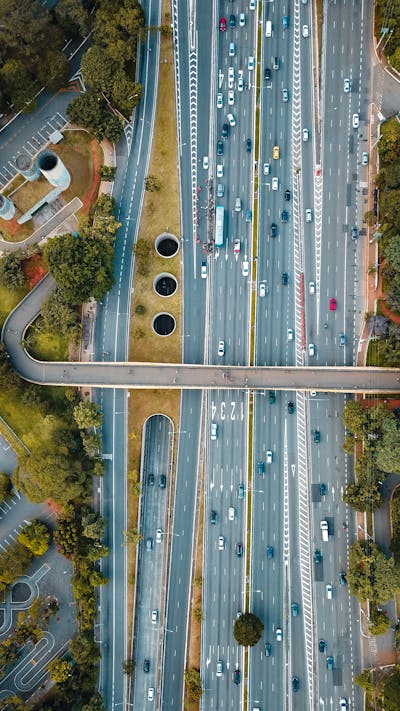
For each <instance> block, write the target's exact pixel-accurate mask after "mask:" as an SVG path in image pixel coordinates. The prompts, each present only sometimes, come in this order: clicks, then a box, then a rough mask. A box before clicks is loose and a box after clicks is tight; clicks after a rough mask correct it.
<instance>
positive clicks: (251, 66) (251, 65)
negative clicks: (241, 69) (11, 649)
mask: <svg viewBox="0 0 400 711" xmlns="http://www.w3.org/2000/svg"><path fill="white" fill-rule="evenodd" d="M247 69H248V70H249V72H251V71H253V69H254V57H249V58H248V60H247Z"/></svg>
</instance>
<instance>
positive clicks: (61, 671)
mask: <svg viewBox="0 0 400 711" xmlns="http://www.w3.org/2000/svg"><path fill="white" fill-rule="evenodd" d="M48 670H49V674H50V678H51V679H53V681H55V682H56V684H62V683H63V682H64V681H67V679H68V678H69V677H70V676H71V674H72V671H73V665H72V663H71V662H69V661H67V660H66V659H59V658H57V659H53V661H52V662H50V664H49V666H48Z"/></svg>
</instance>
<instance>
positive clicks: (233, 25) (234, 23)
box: [229, 15, 236, 27]
mask: <svg viewBox="0 0 400 711" xmlns="http://www.w3.org/2000/svg"><path fill="white" fill-rule="evenodd" d="M229 24H230V26H231V27H236V17H235V15H231V16H230V18H229Z"/></svg>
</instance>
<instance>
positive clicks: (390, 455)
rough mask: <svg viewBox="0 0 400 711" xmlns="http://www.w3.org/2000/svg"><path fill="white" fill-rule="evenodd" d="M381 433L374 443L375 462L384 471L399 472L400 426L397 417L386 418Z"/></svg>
mask: <svg viewBox="0 0 400 711" xmlns="http://www.w3.org/2000/svg"><path fill="white" fill-rule="evenodd" d="M382 429H383V435H382V439H381V441H380V442H378V443H377V445H376V464H377V466H378V467H379V468H380V469H382V470H383V471H384V472H387V473H388V474H390V473H392V472H393V473H395V474H400V427H399V421H398V419H397V418H394V417H392V418H387V419H386V420H385V421H384V423H383V428H382Z"/></svg>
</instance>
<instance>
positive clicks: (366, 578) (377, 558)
mask: <svg viewBox="0 0 400 711" xmlns="http://www.w3.org/2000/svg"><path fill="white" fill-rule="evenodd" d="M347 580H348V582H349V585H350V591H351V593H352V595H355V597H356V598H357V599H358V600H360V601H361V602H364V601H365V600H370V601H372V602H377V603H379V602H381V603H383V602H387V600H390V598H391V597H393V595H394V594H395V593H396V592H397V591H398V590H399V589H400V567H399V566H397V565H396V564H395V561H394V559H393V558H386V556H385V554H384V553H383V551H382V550H381V549H380V547H379V546H378V545H377V544H376V543H372V541H356V543H353V545H352V546H351V548H350V555H349V570H348V573H347Z"/></svg>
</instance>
